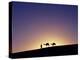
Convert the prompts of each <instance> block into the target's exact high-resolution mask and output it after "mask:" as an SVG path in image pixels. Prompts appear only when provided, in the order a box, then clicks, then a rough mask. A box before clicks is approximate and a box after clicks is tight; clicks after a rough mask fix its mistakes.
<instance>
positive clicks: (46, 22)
mask: <svg viewBox="0 0 80 60" xmlns="http://www.w3.org/2000/svg"><path fill="white" fill-rule="evenodd" d="M12 4H13V5H12V53H15V52H21V51H28V50H34V49H40V45H41V44H45V43H47V42H48V43H50V44H51V43H53V42H55V43H56V46H61V45H70V44H77V43H78V38H77V37H78V31H77V30H78V27H77V25H78V17H77V16H78V13H77V12H78V11H77V10H78V9H77V6H75V5H59V4H41V3H39V4H38V3H36V4H35V3H22V2H13V3H12ZM44 47H45V46H44V45H43V48H44Z"/></svg>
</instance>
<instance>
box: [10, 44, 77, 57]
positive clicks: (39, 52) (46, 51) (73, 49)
mask: <svg viewBox="0 0 80 60" xmlns="http://www.w3.org/2000/svg"><path fill="white" fill-rule="evenodd" d="M76 54H78V44H74V45H64V46H54V47H47V48H42V49H36V50H31V51H23V52H18V53H10V56H9V57H10V58H29V57H44V56H59V55H76Z"/></svg>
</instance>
